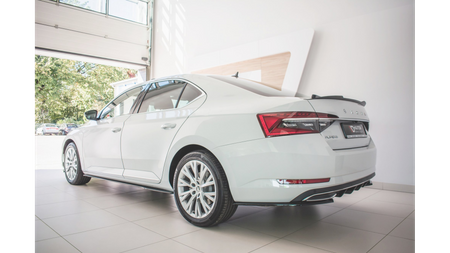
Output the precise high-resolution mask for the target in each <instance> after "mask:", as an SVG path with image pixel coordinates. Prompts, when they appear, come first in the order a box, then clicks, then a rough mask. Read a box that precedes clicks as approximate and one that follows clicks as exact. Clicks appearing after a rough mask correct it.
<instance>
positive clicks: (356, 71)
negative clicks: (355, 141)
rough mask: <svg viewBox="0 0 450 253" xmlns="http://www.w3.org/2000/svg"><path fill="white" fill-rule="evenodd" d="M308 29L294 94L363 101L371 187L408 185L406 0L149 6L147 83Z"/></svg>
mask: <svg viewBox="0 0 450 253" xmlns="http://www.w3.org/2000/svg"><path fill="white" fill-rule="evenodd" d="M310 28H312V29H314V38H313V41H312V44H311V48H310V52H309V55H308V59H307V61H306V65H305V68H304V71H303V75H302V77H301V81H300V80H299V89H298V93H302V94H306V95H311V94H313V93H314V94H319V95H333V94H341V95H344V96H348V97H352V98H357V99H362V100H366V101H367V103H368V104H367V107H366V108H367V111H368V113H369V116H370V118H371V127H370V133H371V135H372V137H373V138H374V140H375V143H376V144H377V146H378V160H377V176H376V178H375V179H374V181H379V182H385V183H393V184H406V185H415V182H414V175H415V172H414V1H413V0H315V1H311V0H280V1H261V0H260V1H252V0H239V1H238V0H227V1H225V0H221V1H201V0H191V1H177V0H156V1H155V16H154V31H155V34H154V52H153V62H152V77H161V76H166V75H172V74H179V73H187V72H190V71H192V70H193V69H191V67H190V66H192V64H191V62H192V59H195V58H196V57H198V56H200V55H204V54H211V53H214V52H215V51H221V50H222V51H223V50H226V49H229V48H232V47H237V46H240V45H244V44H246V43H250V42H253V41H258V40H262V39H265V38H269V37H273V36H278V35H282V34H286V33H291V32H295V31H299V30H304V29H310ZM210 67H214V66H210Z"/></svg>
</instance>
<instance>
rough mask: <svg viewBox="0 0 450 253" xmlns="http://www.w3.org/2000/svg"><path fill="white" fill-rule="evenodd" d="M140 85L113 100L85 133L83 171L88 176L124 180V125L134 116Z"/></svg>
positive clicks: (140, 89)
mask: <svg viewBox="0 0 450 253" xmlns="http://www.w3.org/2000/svg"><path fill="white" fill-rule="evenodd" d="M142 89H143V87H142V86H138V87H136V88H134V89H132V90H130V91H128V92H125V93H123V94H121V95H120V96H118V97H117V98H115V99H114V100H113V101H111V102H110V103H109V104H108V105H107V106H106V107H105V108H104V109H103V110H102V112H101V113H100V116H99V119H98V120H97V121H93V122H90V125H89V126H88V127H86V128H85V129H84V131H83V157H84V168H83V170H84V171H85V172H87V173H88V174H92V175H98V176H106V177H118V178H122V174H123V163H122V155H121V148H120V142H121V135H122V130H123V126H124V122H125V121H126V120H127V119H128V118H129V117H130V114H129V112H130V108H131V107H132V105H133V103H134V101H135V100H136V97H137V95H138V94H139V92H140V91H142Z"/></svg>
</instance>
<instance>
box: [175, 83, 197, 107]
mask: <svg viewBox="0 0 450 253" xmlns="http://www.w3.org/2000/svg"><path fill="white" fill-rule="evenodd" d="M200 95H202V92H201V91H200V90H199V89H197V88H195V87H194V86H192V85H190V84H186V88H184V91H183V94H181V97H180V100H179V101H178V106H177V108H181V107H183V106H185V105H187V104H189V103H190V102H191V101H193V100H194V99H196V98H197V97H199V96H200Z"/></svg>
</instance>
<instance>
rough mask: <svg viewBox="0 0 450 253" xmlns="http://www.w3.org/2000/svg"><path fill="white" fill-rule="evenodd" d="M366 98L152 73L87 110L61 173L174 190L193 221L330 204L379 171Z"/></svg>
mask: <svg viewBox="0 0 450 253" xmlns="http://www.w3.org/2000/svg"><path fill="white" fill-rule="evenodd" d="M364 106H365V102H361V101H358V100H354V99H348V98H344V97H342V96H324V97H321V96H317V95H313V96H312V97H310V98H304V97H292V96H286V95H284V94H283V93H282V92H281V91H278V90H275V89H272V88H269V87H266V86H263V85H261V84H259V83H256V82H253V81H249V80H245V79H241V78H237V77H225V76H214V75H208V76H206V75H191V74H188V75H178V76H172V77H167V78H161V79H157V80H151V81H148V82H145V83H143V84H140V85H137V86H135V87H133V88H131V89H129V90H127V91H125V92H124V93H122V94H121V95H119V96H117V97H116V98H114V99H113V100H112V101H111V102H110V103H109V104H107V105H106V106H105V107H104V108H103V109H102V110H101V111H100V112H97V111H96V110H91V111H88V112H86V113H85V115H86V118H88V119H89V122H88V123H86V124H85V125H84V126H83V127H80V128H78V129H76V130H73V131H72V132H70V133H69V134H68V136H67V137H66V138H65V140H64V142H63V147H62V160H63V165H64V172H65V176H66V179H67V181H68V182H69V183H70V184H73V185H80V184H86V183H88V182H89V180H90V179H91V177H96V178H101V179H107V180H114V181H118V182H123V183H128V184H133V185H138V186H143V187H145V188H149V189H153V190H157V191H163V192H168V193H174V195H175V201H176V204H177V206H178V209H179V211H180V213H181V214H182V215H183V217H184V218H185V219H186V220H187V221H189V222H190V223H192V224H194V225H196V226H213V225H216V224H218V223H221V222H224V221H226V220H227V219H229V218H230V217H231V216H232V215H233V214H234V212H235V211H236V208H237V206H238V205H277V206H280V205H287V206H292V205H309V204H322V203H331V202H333V198H334V197H341V196H342V195H343V194H345V193H352V191H354V190H359V189H360V188H361V187H364V186H366V185H370V184H371V182H370V179H371V178H372V177H374V176H375V160H376V148H375V145H374V143H373V141H372V139H371V137H370V135H369V133H368V130H369V118H368V116H367V114H366V111H365V109H364Z"/></svg>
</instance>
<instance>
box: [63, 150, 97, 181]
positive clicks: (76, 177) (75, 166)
mask: <svg viewBox="0 0 450 253" xmlns="http://www.w3.org/2000/svg"><path fill="white" fill-rule="evenodd" d="M79 161H80V158H79V156H78V150H77V146H76V145H75V143H73V142H72V143H69V145H67V147H66V150H65V151H64V174H65V175H66V179H67V182H69V183H70V184H73V185H82V184H87V183H88V182H89V181H90V180H91V178H90V177H85V176H84V173H83V171H82V170H81V165H80V162H79Z"/></svg>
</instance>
